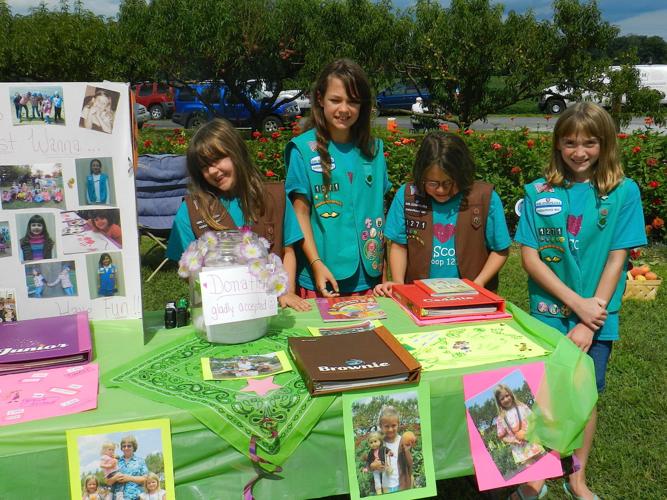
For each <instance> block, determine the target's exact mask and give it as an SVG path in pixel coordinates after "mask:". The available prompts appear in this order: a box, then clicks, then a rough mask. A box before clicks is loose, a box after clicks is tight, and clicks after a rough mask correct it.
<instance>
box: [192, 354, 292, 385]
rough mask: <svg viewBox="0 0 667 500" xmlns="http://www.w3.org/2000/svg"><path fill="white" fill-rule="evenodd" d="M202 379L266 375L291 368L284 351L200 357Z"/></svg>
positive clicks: (228, 378) (227, 378)
mask: <svg viewBox="0 0 667 500" xmlns="http://www.w3.org/2000/svg"><path fill="white" fill-rule="evenodd" d="M201 361H202V370H203V372H204V380H230V379H238V378H255V377H267V376H269V375H275V374H277V373H283V372H286V371H289V370H291V369H292V367H291V365H290V363H289V361H288V359H287V355H286V354H285V352H284V351H280V352H271V353H268V354H251V355H248V356H236V357H233V358H202V359H201Z"/></svg>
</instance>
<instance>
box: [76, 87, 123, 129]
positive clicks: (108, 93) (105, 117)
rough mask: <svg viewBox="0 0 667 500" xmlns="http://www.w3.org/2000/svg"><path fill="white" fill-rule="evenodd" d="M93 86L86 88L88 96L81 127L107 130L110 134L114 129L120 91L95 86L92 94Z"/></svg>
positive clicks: (85, 101) (80, 121)
mask: <svg viewBox="0 0 667 500" xmlns="http://www.w3.org/2000/svg"><path fill="white" fill-rule="evenodd" d="M92 90H93V88H92V87H88V88H87V89H86V93H87V94H88V95H86V97H85V98H84V100H83V107H82V109H81V118H80V119H79V127H82V128H87V129H91V130H96V131H98V132H105V133H107V134H110V133H111V132H112V130H113V122H114V116H115V110H116V106H117V104H118V97H119V93H118V92H114V91H112V90H107V89H102V88H95V89H94V93H93V94H92V95H90V94H89V92H91V91H92Z"/></svg>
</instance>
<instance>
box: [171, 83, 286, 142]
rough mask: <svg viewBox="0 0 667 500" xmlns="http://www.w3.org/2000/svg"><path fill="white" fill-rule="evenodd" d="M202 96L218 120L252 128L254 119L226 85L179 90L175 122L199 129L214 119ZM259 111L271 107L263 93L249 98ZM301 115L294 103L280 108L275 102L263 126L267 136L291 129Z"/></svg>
mask: <svg viewBox="0 0 667 500" xmlns="http://www.w3.org/2000/svg"><path fill="white" fill-rule="evenodd" d="M199 96H201V98H202V99H203V100H204V101H205V102H208V103H211V106H212V107H213V111H214V113H215V116H217V117H222V118H225V119H227V120H229V121H230V122H232V124H233V125H234V126H235V127H251V126H252V116H251V115H250V111H248V110H247V109H246V107H245V106H244V105H243V103H242V102H240V101H239V100H238V99H235V98H234V96H233V95H232V94H231V92H229V90H228V89H227V87H225V86H224V85H213V84H211V83H196V84H190V85H188V86H184V87H180V88H177V89H176V98H175V101H174V102H175V108H176V110H175V111H174V116H172V118H171V119H172V121H174V122H176V123H178V124H179V125H182V126H184V127H186V128H191V127H198V126H199V125H201V124H202V123H204V122H207V121H208V120H211V119H212V118H214V116H213V113H211V111H210V110H209V108H207V107H206V106H205V105H204V103H203V102H202V101H201V100H200V98H199ZM248 97H249V99H250V102H251V103H252V105H253V106H254V107H255V109H256V110H259V109H261V108H262V107H264V106H268V101H269V98H268V96H266V94H264V93H262V92H261V91H257V92H255V93H254V94H253V95H249V96H248ZM298 114H299V105H298V104H296V103H294V102H288V103H286V104H281V103H280V101H278V102H275V103H274V104H273V106H272V108H271V109H270V111H269V113H268V114H267V115H266V116H265V117H264V119H263V120H262V123H261V129H262V130H263V131H265V132H276V131H277V130H278V129H279V128H280V127H283V126H290V124H291V123H292V122H293V121H295V120H296V117H297V115H298Z"/></svg>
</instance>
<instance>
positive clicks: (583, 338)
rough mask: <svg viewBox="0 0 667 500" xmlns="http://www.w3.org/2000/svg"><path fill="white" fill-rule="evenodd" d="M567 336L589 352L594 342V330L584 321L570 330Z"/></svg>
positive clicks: (584, 350)
mask: <svg viewBox="0 0 667 500" xmlns="http://www.w3.org/2000/svg"><path fill="white" fill-rule="evenodd" d="M567 337H568V338H569V339H570V340H571V341H572V342H574V343H575V344H576V345H577V347H578V348H579V349H581V350H582V351H583V352H588V350H589V349H590V348H591V344H592V343H593V330H591V329H590V328H588V327H587V326H586V325H584V324H583V323H578V324H577V325H576V326H575V327H574V328H573V329H572V330H570V331H569V332H568V334H567Z"/></svg>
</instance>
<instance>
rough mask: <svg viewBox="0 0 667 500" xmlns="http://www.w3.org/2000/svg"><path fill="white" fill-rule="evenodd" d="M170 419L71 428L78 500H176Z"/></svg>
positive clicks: (73, 492)
mask: <svg viewBox="0 0 667 500" xmlns="http://www.w3.org/2000/svg"><path fill="white" fill-rule="evenodd" d="M170 438H171V436H170V431H169V420H168V419H159V420H144V421H139V422H131V423H126V424H114V425H106V426H100V427H88V428H84V429H74V430H68V431H67V456H68V462H69V475H70V488H71V490H70V491H71V496H72V498H73V499H81V500H93V499H95V500H101V499H113V500H116V499H123V500H138V499H157V500H174V498H175V496H174V474H173V461H172V452H171V439H170Z"/></svg>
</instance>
